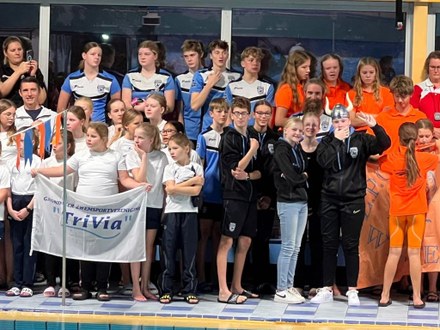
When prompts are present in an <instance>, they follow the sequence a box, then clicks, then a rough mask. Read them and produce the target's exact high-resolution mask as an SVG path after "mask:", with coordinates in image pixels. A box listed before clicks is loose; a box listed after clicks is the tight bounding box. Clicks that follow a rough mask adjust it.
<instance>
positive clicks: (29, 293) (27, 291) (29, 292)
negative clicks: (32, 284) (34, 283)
mask: <svg viewBox="0 0 440 330" xmlns="http://www.w3.org/2000/svg"><path fill="white" fill-rule="evenodd" d="M33 295H34V291H32V289H29V288H26V287H24V288H23V289H21V292H20V297H22V298H30V297H32V296H33Z"/></svg>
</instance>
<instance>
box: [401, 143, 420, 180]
mask: <svg viewBox="0 0 440 330" xmlns="http://www.w3.org/2000/svg"><path fill="white" fill-rule="evenodd" d="M405 163H406V169H405V173H406V177H407V180H408V187H411V186H412V185H413V184H414V183H415V182H416V180H417V178H418V177H419V176H420V169H419V165H418V164H417V160H416V141H415V139H410V140H409V141H408V149H406V152H405Z"/></svg>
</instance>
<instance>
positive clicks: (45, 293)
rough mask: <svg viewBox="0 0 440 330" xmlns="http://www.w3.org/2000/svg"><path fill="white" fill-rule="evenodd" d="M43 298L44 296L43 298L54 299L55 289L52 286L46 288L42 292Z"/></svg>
mask: <svg viewBox="0 0 440 330" xmlns="http://www.w3.org/2000/svg"><path fill="white" fill-rule="evenodd" d="M43 296H45V297H55V288H54V287H53V286H48V287H47V288H46V289H45V290H44V291H43Z"/></svg>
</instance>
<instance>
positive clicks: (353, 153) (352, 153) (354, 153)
mask: <svg viewBox="0 0 440 330" xmlns="http://www.w3.org/2000/svg"><path fill="white" fill-rule="evenodd" d="M357 155H358V148H357V147H352V148H350V156H351V158H356V157H357Z"/></svg>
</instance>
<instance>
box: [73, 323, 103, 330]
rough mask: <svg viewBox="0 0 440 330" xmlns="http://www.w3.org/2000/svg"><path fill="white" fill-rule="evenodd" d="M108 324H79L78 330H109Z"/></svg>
mask: <svg viewBox="0 0 440 330" xmlns="http://www.w3.org/2000/svg"><path fill="white" fill-rule="evenodd" d="M109 329H110V327H109V325H108V324H92V323H78V330H109Z"/></svg>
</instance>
